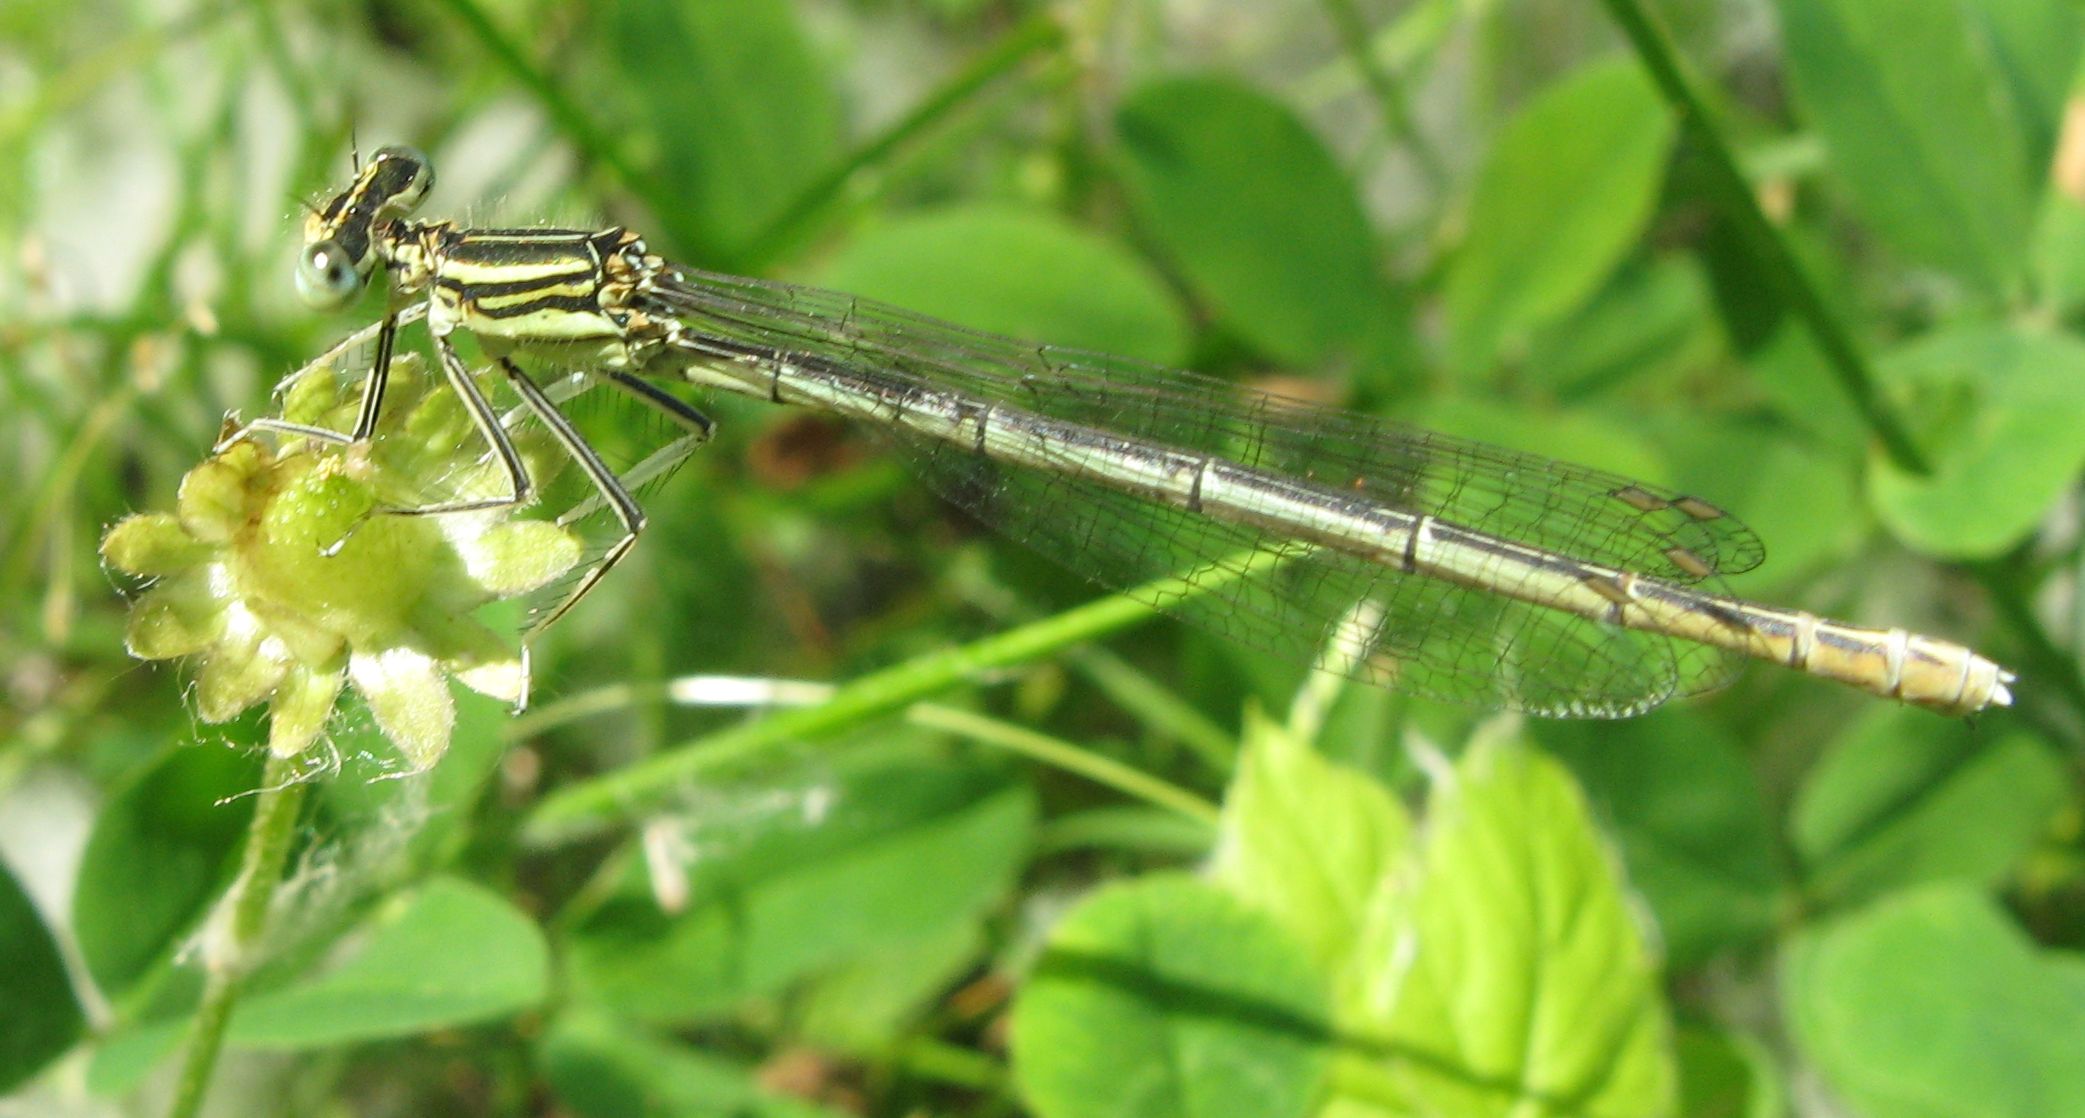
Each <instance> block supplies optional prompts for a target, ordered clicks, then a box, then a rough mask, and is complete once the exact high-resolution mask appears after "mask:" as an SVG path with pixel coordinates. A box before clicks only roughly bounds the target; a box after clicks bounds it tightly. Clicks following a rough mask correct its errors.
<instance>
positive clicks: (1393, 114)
mask: <svg viewBox="0 0 2085 1118" xmlns="http://www.w3.org/2000/svg"><path fill="white" fill-rule="evenodd" d="M1323 3H1324V6H1325V13H1326V15H1328V16H1330V17H1331V19H1332V28H1333V30H1334V31H1335V32H1337V33H1338V35H1339V43H1340V47H1341V48H1342V49H1343V50H1345V51H1346V53H1347V59H1348V61H1350V62H1351V63H1352V64H1353V66H1354V69H1355V70H1356V71H1357V72H1359V73H1360V75H1361V80H1362V81H1363V82H1365V83H1367V85H1368V88H1369V91H1370V92H1371V93H1373V94H1375V99H1376V111H1378V112H1380V113H1382V114H1383V124H1384V126H1385V127H1387V128H1388V129H1389V130H1390V134H1391V135H1392V136H1395V137H1396V138H1397V139H1398V141H1399V142H1401V143H1403V144H1404V146H1405V150H1407V151H1409V152H1410V153H1411V156H1412V162H1413V164H1414V165H1416V166H1417V167H1418V168H1419V177H1420V178H1421V179H1423V180H1425V182H1426V185H1427V187H1428V188H1429V189H1432V190H1435V191H1438V190H1440V188H1441V185H1442V184H1443V183H1445V182H1447V181H1448V173H1447V170H1446V169H1445V168H1443V167H1442V166H1441V160H1440V157H1439V156H1438V155H1435V154H1434V151H1433V148H1432V147H1431V146H1429V145H1428V144H1427V142H1426V137H1425V136H1423V135H1421V134H1420V132H1419V125H1418V122H1417V121H1415V120H1414V119H1413V118H1412V107H1411V105H1410V104H1409V103H1408V102H1406V100H1405V96H1404V90H1403V88H1402V87H1400V86H1399V85H1398V84H1397V79H1396V78H1395V77H1393V76H1391V74H1390V72H1389V71H1388V70H1386V69H1384V67H1383V65H1382V64H1381V63H1380V62H1377V61H1376V57H1375V48H1374V44H1373V43H1372V41H1371V40H1370V36H1369V33H1368V21H1367V20H1365V19H1363V18H1362V16H1361V12H1360V9H1358V8H1356V7H1355V6H1354V0H1323Z"/></svg>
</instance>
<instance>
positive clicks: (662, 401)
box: [599, 369, 717, 449]
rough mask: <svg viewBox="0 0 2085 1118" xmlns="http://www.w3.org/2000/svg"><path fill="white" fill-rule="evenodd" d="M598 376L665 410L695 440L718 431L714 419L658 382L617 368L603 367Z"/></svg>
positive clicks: (660, 409)
mask: <svg viewBox="0 0 2085 1118" xmlns="http://www.w3.org/2000/svg"><path fill="white" fill-rule="evenodd" d="M599 375H600V376H601V377H602V378H603V379H605V380H607V381H608V383H610V384H613V385H615V386H616V387H617V388H620V389H622V390H623V391H625V392H627V393H629V394H630V395H632V396H635V397H637V398H638V399H639V400H642V401H644V403H645V404H646V406H648V407H651V408H653V409H655V410H657V411H659V412H662V413H664V414H665V416H666V418H668V419H671V420H673V421H674V422H675V423H677V424H679V425H680V426H681V428H682V429H683V430H685V431H687V432H688V434H689V435H691V436H693V437H694V438H695V441H696V442H698V443H706V442H708V441H709V438H710V436H711V435H713V434H716V431H717V425H716V423H715V421H713V420H711V419H710V417H709V416H706V415H704V414H702V413H701V412H699V411H696V410H695V409H694V407H692V406H690V405H689V404H688V403H687V401H685V400H682V399H681V398H680V397H678V396H675V395H674V394H673V393H671V392H668V391H666V390H665V389H663V388H660V387H659V386H658V385H656V384H653V383H651V382H650V381H647V380H644V379H643V378H641V377H633V376H631V375H630V374H628V373H625V372H622V371H620V370H616V369H602V370H600V374H599ZM691 449H692V448H691Z"/></svg>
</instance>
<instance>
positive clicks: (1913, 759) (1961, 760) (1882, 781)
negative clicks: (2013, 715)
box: [1790, 707, 2069, 901]
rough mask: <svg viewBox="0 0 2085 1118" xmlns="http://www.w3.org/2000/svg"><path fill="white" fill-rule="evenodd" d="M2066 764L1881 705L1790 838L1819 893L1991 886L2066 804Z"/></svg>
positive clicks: (2022, 744) (1799, 813) (1811, 790)
mask: <svg viewBox="0 0 2085 1118" xmlns="http://www.w3.org/2000/svg"><path fill="white" fill-rule="evenodd" d="M2068 786H2069V780H2068V778H2067V777H2066V776H2065V769H2064V766H2063V765H2062V764H2061V763H2060V762H2059V761H2058V760H2057V759H2056V758H2054V757H2052V756H2050V754H2049V752H2048V750H2046V749H2045V748H2043V747H2042V746H2040V745H2038V744H2036V742H2035V741H2034V739H2032V738H2031V737H2028V736H2026V735H2023V734H2007V735H2005V736H2003V737H2000V738H1998V739H1996V740H1991V738H1990V736H1989V735H1988V734H1979V733H1978V732H1977V731H1976V730H1974V729H1972V728H1970V727H1968V726H1966V725H1964V724H1962V723H1960V722H1950V721H1944V720H1941V719H1937V718H1933V717H1932V716H1930V715H1926V714H1923V713H1920V712H1917V711H1911V710H1905V709H1902V708H1897V707H1877V708H1876V709H1875V711H1874V713H1872V714H1870V715H1869V716H1868V717H1867V718H1865V719H1864V720H1862V722H1861V723H1860V724H1859V725H1858V726H1856V727H1855V728H1854V730H1853V731H1852V732H1851V733H1849V734H1847V735H1845V736H1844V737H1842V738H1841V739H1840V740H1839V741H1837V742H1836V743H1834V745H1833V746H1832V750H1831V752H1830V753H1828V754H1827V755H1826V756H1825V757H1824V759H1823V761H1822V762H1821V763H1819V764H1818V765H1817V766H1816V767H1815V768H1814V769H1812V771H1811V772H1810V775H1809V779H1808V780H1807V781H1806V782H1805V783H1804V785H1803V787H1802V789H1801V791H1800V792H1799V793H1798V794H1797V796H1796V801H1795V810H1794V815H1793V818H1792V819H1791V820H1790V829H1791V834H1790V838H1791V840H1792V841H1793V843H1794V846H1795V849H1796V852H1797V854H1798V855H1800V856H1801V858H1802V860H1803V862H1804V865H1805V872H1806V874H1807V876H1808V878H1809V885H1808V888H1809V890H1810V891H1811V892H1812V893H1815V894H1818V895H1820V896H1822V897H1824V898H1827V899H1830V900H1835V901H1858V900H1861V899H1864V898H1868V897H1873V896H1877V895H1880V894H1882V893H1884V892H1887V891H1889V890H1892V889H1901V888H1903V887H1905V886H1908V885H1915V884H1920V883H1924V882H1931V881H1961V882H1965V883H1969V884H1985V883H1992V882H1996V881H1998V880H2000V879H2002V878H2003V877H2004V876H2005V874H2006V873H2007V872H2008V871H2009V870H2011V869H2012V868H2013V866H2014V865H2016V864H2017V863H2018V862H2019V860H2020V859H2021V858H2022V857H2023V856H2024V855H2025V854H2026V853H2027V852H2028V850H2029V849H2030V848H2031V847H2032V846H2033V845H2034V842H2035V840H2036V837H2037V836H2038V835H2039V834H2040V833H2041V832H2042V830H2043V829H2044V828H2046V827H2047V826H2049V823H2050V820H2051V818H2052V817H2053V816H2054V815H2055V813H2056V812H2057V811H2058V810H2059V809H2060V808H2061V807H2062V806H2063V805H2064V804H2065V803H2066V802H2067V801H2068V795H2067V788H2068Z"/></svg>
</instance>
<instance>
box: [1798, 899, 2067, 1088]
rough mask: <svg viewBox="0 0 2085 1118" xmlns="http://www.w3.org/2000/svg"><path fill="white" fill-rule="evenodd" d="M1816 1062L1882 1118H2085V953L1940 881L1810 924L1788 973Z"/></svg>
mask: <svg viewBox="0 0 2085 1118" xmlns="http://www.w3.org/2000/svg"><path fill="white" fill-rule="evenodd" d="M1781 989H1782V1004H1783V1005H1784V1006H1785V1007H1786V1011H1787V1015H1788V1019H1789V1026H1790V1028H1791V1031H1792V1032H1793V1033H1794V1035H1795V1038H1796V1041H1797V1043H1798V1044H1799V1045H1800V1047H1801V1049H1802V1051H1803V1054H1804V1055H1805V1056H1806V1057H1807V1058H1808V1060H1809V1062H1810V1063H1811V1065H1812V1066H1813V1067H1815V1068H1816V1069H1817V1070H1818V1072H1820V1073H1821V1074H1822V1075H1823V1076H1824V1078H1825V1080H1826V1081H1827V1082H1828V1083H1829V1084H1830V1085H1831V1087H1832V1089H1833V1090H1834V1091H1835V1092H1837V1093H1838V1094H1839V1095H1840V1096H1841V1097H1843V1098H1844V1099H1845V1100H1846V1101H1847V1102H1848V1103H1849V1104H1850V1105H1851V1108H1852V1109H1853V1110H1855V1111H1858V1112H1859V1113H1861V1114H1863V1115H1867V1116H1869V1118H1936V1116H1940V1115H1964V1116H1970V1115H1973V1116H1975V1118H2076V1116H2078V1115H2085V1060H2080V1059H2078V1038H2079V1037H2080V1036H2085V959H2081V958H2080V957H2079V956H2078V955H2076V954H2073V953H2068V952H2056V951H2047V950H2042V949H2040V948H2039V947H2037V946H2036V944H2035V943H2034V942H2033V941H2031V940H2029V939H2028V938H2027V937H2026V936H2025V935H2023V934H2022V933H2021V932H2020V929H2019V928H2017V927H2015V926H2014V925H2013V923H2012V922H2011V921H2010V920H2009V919H2008V918H2007V916H2006V914H2005V913H2004V912H2003V911H2002V910H2000V909H1999V908H1998V907H1997V906H1996V905H1994V904H1992V903H1991V902H1990V901H1989V900H1986V899H1985V898H1983V897H1981V896H1979V895H1977V894H1976V893H1974V892H1973V891H1971V890H1968V889H1962V888H1954V887H1946V886H1938V887H1934V888H1931V889H1926V890H1921V891H1919V892H1916V893H1911V894H1907V895H1904V896H1900V897H1894V898H1891V899H1890V900H1888V901H1885V902H1883V903H1881V904H1878V905H1876V906H1875V907H1873V908H1869V909H1866V910H1864V911H1862V912H1861V913H1860V914H1859V915H1857V916H1855V917H1852V918H1850V919H1847V920H1844V921H1841V922H1839V923H1837V924H1833V925H1830V926H1828V927H1825V928H1822V929H1818V930H1815V931H1811V932H1809V933H1807V934H1805V935H1804V936H1802V937H1801V938H1799V939H1798V940H1796V941H1795V943H1794V944H1793V945H1792V947H1791V949H1790V951H1789V952H1788V954H1787V956H1786V962H1785V964H1784V966H1783V969H1782V981H1781Z"/></svg>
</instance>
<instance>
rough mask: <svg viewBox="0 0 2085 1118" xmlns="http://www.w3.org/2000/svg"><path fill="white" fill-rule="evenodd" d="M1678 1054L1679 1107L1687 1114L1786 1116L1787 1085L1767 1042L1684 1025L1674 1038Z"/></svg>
mask: <svg viewBox="0 0 2085 1118" xmlns="http://www.w3.org/2000/svg"><path fill="white" fill-rule="evenodd" d="M1674 1047H1675V1048H1676V1049H1677V1050H1678V1052H1679V1059H1680V1088H1681V1091H1680V1108H1679V1111H1678V1112H1679V1113H1680V1114H1684V1115H1686V1116H1687V1118H1784V1116H1785V1115H1787V1114H1788V1113H1789V1106H1788V1090H1787V1088H1786V1087H1784V1086H1782V1079H1783V1076H1782V1073H1781V1069H1780V1068H1779V1067H1778V1066H1776V1064H1775V1062H1774V1057H1773V1053H1772V1052H1770V1051H1769V1050H1768V1049H1767V1047H1766V1046H1765V1045H1764V1044H1761V1043H1760V1042H1759V1041H1757V1040H1755V1039H1753V1038H1752V1037H1750V1036H1747V1035H1746V1034H1744V1033H1734V1032H1722V1031H1719V1030H1710V1029H1706V1028H1702V1027H1700V1026H1693V1027H1684V1028H1682V1029H1680V1031H1679V1036H1678V1037H1677V1038H1675V1044H1674Z"/></svg>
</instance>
